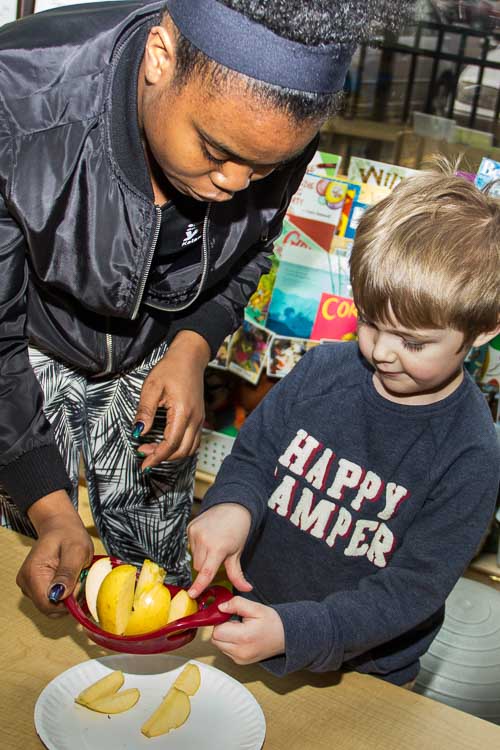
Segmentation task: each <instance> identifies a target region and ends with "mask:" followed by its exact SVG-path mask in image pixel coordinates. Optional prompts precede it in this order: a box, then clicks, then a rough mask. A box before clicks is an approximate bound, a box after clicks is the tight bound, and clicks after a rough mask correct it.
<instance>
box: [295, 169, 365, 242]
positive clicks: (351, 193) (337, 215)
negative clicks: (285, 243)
mask: <svg viewBox="0 0 500 750" xmlns="http://www.w3.org/2000/svg"><path fill="white" fill-rule="evenodd" d="M359 189H360V188H359V186H355V185H353V184H350V182H349V181H347V180H343V179H340V178H333V179H327V178H326V177H320V176H319V175H314V174H308V173H306V174H305V175H304V178H303V180H302V182H301V184H300V187H299V189H298V190H297V192H296V193H295V195H294V196H293V198H292V200H291V201H290V205H289V207H288V218H289V220H290V221H291V222H292V223H293V224H295V226H297V227H298V228H299V229H302V231H304V232H305V233H306V234H308V235H309V237H311V238H312V239H313V240H314V241H315V242H316V243H317V244H318V245H320V246H321V247H322V248H323V249H324V250H327V251H329V250H330V248H331V244H332V240H333V237H334V235H335V234H339V233H341V234H343V233H345V231H346V227H347V224H348V220H349V215H350V211H351V209H352V203H353V200H355V198H356V197H357V195H358V194H359ZM346 203H347V205H346V210H345V211H344V204H346Z"/></svg>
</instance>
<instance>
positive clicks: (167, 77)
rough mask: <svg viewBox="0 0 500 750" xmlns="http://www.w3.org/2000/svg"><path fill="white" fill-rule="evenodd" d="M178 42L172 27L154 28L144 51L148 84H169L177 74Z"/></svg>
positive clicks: (145, 73)
mask: <svg viewBox="0 0 500 750" xmlns="http://www.w3.org/2000/svg"><path fill="white" fill-rule="evenodd" d="M175 49H176V41H175V36H174V33H173V30H172V28H171V26H170V25H169V26H164V25H161V26H153V28H152V29H151V31H150V32H149V34H148V38H147V40H146V47H145V50H144V76H145V78H146V81H147V83H149V84H153V85H154V84H157V83H169V82H170V81H171V80H172V79H173V76H174V73H175V64H176V60H175Z"/></svg>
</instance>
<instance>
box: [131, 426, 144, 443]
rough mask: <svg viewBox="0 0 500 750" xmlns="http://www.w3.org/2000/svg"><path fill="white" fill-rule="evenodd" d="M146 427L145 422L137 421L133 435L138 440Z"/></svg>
mask: <svg viewBox="0 0 500 750" xmlns="http://www.w3.org/2000/svg"><path fill="white" fill-rule="evenodd" d="M143 429H144V422H136V423H135V425H134V429H133V431H132V437H133V438H134V440H137V439H138V438H139V437H140V436H141V432H142V431H143Z"/></svg>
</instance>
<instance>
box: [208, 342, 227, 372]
mask: <svg viewBox="0 0 500 750" xmlns="http://www.w3.org/2000/svg"><path fill="white" fill-rule="evenodd" d="M231 335H232V334H230V335H229V336H226V338H225V339H224V341H223V342H222V344H221V345H220V346H219V349H218V351H217V354H216V355H215V357H214V358H213V359H212V360H210V362H209V363H208V364H209V365H210V367H215V368H216V369H217V370H227V355H228V352H229V345H230V343H231Z"/></svg>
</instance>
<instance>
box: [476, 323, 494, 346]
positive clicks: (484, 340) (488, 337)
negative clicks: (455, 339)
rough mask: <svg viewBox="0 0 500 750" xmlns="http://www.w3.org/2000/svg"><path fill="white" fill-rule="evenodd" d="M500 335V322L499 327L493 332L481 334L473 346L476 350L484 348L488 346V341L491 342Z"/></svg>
mask: <svg viewBox="0 0 500 750" xmlns="http://www.w3.org/2000/svg"><path fill="white" fill-rule="evenodd" d="M499 333H500V321H499V323H498V325H497V327H496V328H494V329H493V330H492V331H487V332H486V333H480V334H479V336H477V338H475V339H474V341H473V342H472V346H475V347H476V348H477V347H480V346H483V345H484V344H487V343H488V341H491V339H494V338H495V336H498V334H499Z"/></svg>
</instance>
